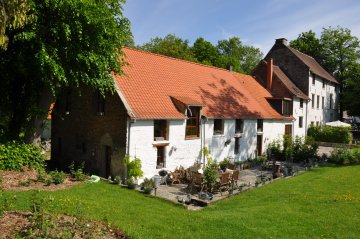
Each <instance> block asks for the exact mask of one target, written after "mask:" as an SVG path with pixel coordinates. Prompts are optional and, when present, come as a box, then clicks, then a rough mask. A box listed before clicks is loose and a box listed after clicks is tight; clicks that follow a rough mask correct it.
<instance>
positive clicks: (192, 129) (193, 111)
mask: <svg viewBox="0 0 360 239" xmlns="http://www.w3.org/2000/svg"><path fill="white" fill-rule="evenodd" d="M187 117H188V119H187V120H186V131H185V138H198V137H199V136H200V125H199V117H200V107H197V106H190V107H189V109H188V110H187Z"/></svg>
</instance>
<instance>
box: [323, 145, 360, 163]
mask: <svg viewBox="0 0 360 239" xmlns="http://www.w3.org/2000/svg"><path fill="white" fill-rule="evenodd" d="M329 162H331V163H335V164H339V165H348V164H357V163H359V162H360V153H359V152H356V151H354V152H353V151H352V150H350V149H335V150H334V151H333V152H332V153H331V156H330V159H329Z"/></svg>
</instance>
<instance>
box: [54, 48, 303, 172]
mask: <svg viewBox="0 0 360 239" xmlns="http://www.w3.org/2000/svg"><path fill="white" fill-rule="evenodd" d="M124 53H125V60H126V62H127V65H125V66H124V67H123V71H124V73H125V74H124V75H114V80H115V83H116V88H117V91H116V93H115V94H114V95H110V94H109V95H107V97H106V98H105V99H103V98H102V97H101V96H100V95H99V93H98V92H95V91H91V90H85V89H84V90H83V91H82V92H83V93H82V95H81V96H77V95H71V94H69V93H67V94H64V97H60V98H59V99H57V101H56V105H55V110H54V113H53V116H52V121H53V122H52V142H53V147H52V160H54V161H56V162H58V163H59V164H60V165H59V166H62V167H66V165H68V164H70V163H71V162H72V161H76V162H82V161H84V162H85V168H86V169H87V170H88V171H90V172H93V173H96V174H99V175H101V176H106V177H107V176H109V175H112V176H116V175H122V174H123V173H124V169H123V164H122V159H123V158H124V156H125V155H130V156H131V157H135V156H136V157H138V158H140V159H141V161H142V169H143V171H144V177H152V176H153V175H155V174H158V172H159V170H160V169H162V168H166V169H169V170H174V169H175V168H176V167H179V166H180V165H181V166H184V167H189V166H191V165H193V164H194V163H195V162H204V160H205V159H204V158H203V157H202V153H201V152H202V148H203V147H205V146H206V147H208V148H209V149H210V150H211V151H212V156H213V158H214V159H216V160H223V159H224V158H225V157H231V158H233V159H234V160H235V161H238V160H243V161H244V160H247V159H248V158H254V157H256V155H261V154H263V153H265V150H266V148H267V145H268V144H269V143H270V142H271V141H273V140H274V139H278V138H282V136H283V135H284V134H285V133H288V134H293V128H294V127H293V122H294V120H295V118H294V117H292V114H291V113H288V112H287V111H277V110H276V109H275V107H274V106H276V104H274V106H272V104H271V102H272V101H274V102H275V101H276V100H277V99H276V98H274V97H273V95H272V94H271V93H270V92H269V91H268V90H267V89H266V88H264V87H262V86H261V84H260V83H259V82H257V81H256V80H255V79H254V78H253V77H252V76H249V75H243V74H239V73H235V72H231V71H227V70H224V69H220V68H215V67H210V66H206V65H201V64H197V63H193V62H188V61H184V60H179V59H174V58H170V57H166V56H161V55H156V54H152V53H147V52H143V51H139V50H135V49H130V48H125V49H124ZM297 97H300V98H306V96H303V95H298V96H297ZM306 99H307V98H306ZM68 102H71V108H70V107H69V103H68Z"/></svg>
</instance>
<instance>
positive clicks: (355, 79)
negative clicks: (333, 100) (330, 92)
mask: <svg viewBox="0 0 360 239" xmlns="http://www.w3.org/2000/svg"><path fill="white" fill-rule="evenodd" d="M346 74H347V75H346V76H345V77H344V78H345V79H346V80H344V82H343V83H344V92H343V99H342V100H343V103H344V105H345V107H346V109H347V111H348V114H349V115H360V64H359V63H357V64H355V65H354V66H352V67H351V68H350V69H349V70H348V71H347V72H346Z"/></svg>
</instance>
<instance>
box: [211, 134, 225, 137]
mask: <svg viewBox="0 0 360 239" xmlns="http://www.w3.org/2000/svg"><path fill="white" fill-rule="evenodd" d="M213 136H214V137H223V136H225V135H224V134H223V133H222V134H213Z"/></svg>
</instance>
